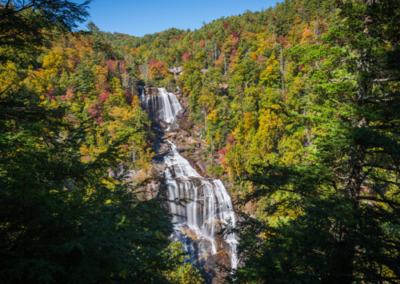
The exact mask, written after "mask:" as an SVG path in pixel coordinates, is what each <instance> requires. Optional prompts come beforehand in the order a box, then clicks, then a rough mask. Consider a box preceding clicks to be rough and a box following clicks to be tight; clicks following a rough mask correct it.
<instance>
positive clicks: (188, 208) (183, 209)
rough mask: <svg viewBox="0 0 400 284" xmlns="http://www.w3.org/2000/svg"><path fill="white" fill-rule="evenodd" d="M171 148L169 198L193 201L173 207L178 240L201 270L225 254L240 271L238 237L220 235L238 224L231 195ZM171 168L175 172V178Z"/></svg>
mask: <svg viewBox="0 0 400 284" xmlns="http://www.w3.org/2000/svg"><path fill="white" fill-rule="evenodd" d="M168 142H169V141H168ZM169 143H170V142H169ZM170 144H171V151H170V152H169V153H168V154H167V155H166V156H165V157H164V162H165V163H166V164H167V165H168V167H169V168H166V170H165V179H166V182H167V185H168V193H169V198H170V199H172V200H176V199H188V200H191V201H190V202H189V203H187V204H186V205H178V204H175V203H171V206H170V208H171V213H173V214H174V216H175V217H174V220H173V222H174V228H175V234H174V239H176V240H179V241H181V242H182V243H183V244H184V247H185V248H186V250H187V251H188V252H189V253H190V254H191V259H192V261H193V260H196V261H197V262H198V264H200V266H201V264H202V263H204V261H205V260H206V259H208V258H209V257H210V256H211V255H214V254H216V253H217V252H219V251H225V252H228V253H229V255H230V259H231V267H232V268H237V255H236V246H237V242H238V241H237V237H236V235H235V234H228V235H225V236H224V238H223V239H222V238H218V235H217V233H218V231H219V230H220V229H221V228H223V227H224V226H227V225H228V224H230V225H231V226H235V223H236V217H235V213H234V212H233V206H232V201H231V198H230V196H229V195H228V192H227V191H226V189H225V187H224V185H223V183H222V182H221V181H220V180H217V179H207V178H204V177H202V176H200V175H199V174H198V173H197V171H196V170H195V169H194V168H193V167H192V166H191V165H190V163H189V162H188V161H187V160H186V159H184V158H183V157H182V156H181V155H180V154H179V152H178V151H177V150H176V146H175V145H174V144H172V143H170ZM170 167H173V169H174V172H175V178H174V177H173V175H172V173H171V170H170Z"/></svg>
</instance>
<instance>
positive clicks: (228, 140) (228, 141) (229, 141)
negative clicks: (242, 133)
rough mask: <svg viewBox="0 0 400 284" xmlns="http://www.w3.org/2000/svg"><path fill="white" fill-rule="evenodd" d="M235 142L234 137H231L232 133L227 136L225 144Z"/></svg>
mask: <svg viewBox="0 0 400 284" xmlns="http://www.w3.org/2000/svg"><path fill="white" fill-rule="evenodd" d="M234 141H235V135H233V133H231V135H229V137H228V139H226V142H227V143H233V142H234Z"/></svg>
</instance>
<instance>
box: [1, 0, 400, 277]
mask: <svg viewBox="0 0 400 284" xmlns="http://www.w3.org/2000/svg"><path fill="white" fill-rule="evenodd" d="M0 4H1V5H0V15H1V17H0V29H1V31H2V32H1V33H0V63H1V65H0V82H1V84H0V128H1V131H0V145H1V146H0V153H1V162H0V188H1V190H0V194H1V198H0V203H1V205H0V208H1V209H0V220H1V221H0V222H1V226H0V238H1V245H0V246H1V248H0V255H1V257H0V261H1V264H2V265H1V267H0V278H1V282H2V283H117V282H121V283H203V280H202V279H201V277H200V273H199V271H198V268H196V267H195V266H193V265H192V264H190V262H188V261H187V259H186V261H185V257H187V255H185V253H184V251H183V250H182V244H180V243H177V242H172V243H170V242H169V240H168V237H169V236H170V235H171V232H172V224H171V215H170V214H168V212H166V210H164V209H163V207H162V206H161V204H165V203H166V202H167V201H166V200H165V194H163V193H164V188H160V189H159V193H158V195H157V197H156V198H151V199H150V198H148V197H147V195H146V193H145V192H144V191H143V188H145V187H144V185H145V184H146V183H147V182H148V179H149V178H151V177H152V176H153V169H152V165H151V160H152V158H153V157H154V155H155V154H154V133H153V132H152V129H151V124H152V122H151V120H150V118H149V117H148V114H147V113H146V111H145V110H143V108H142V107H141V102H140V100H139V97H138V92H137V90H138V88H137V87H138V86H144V85H147V86H154V87H164V88H166V89H167V90H170V91H176V93H180V94H182V96H183V97H184V100H185V101H186V102H187V105H188V110H187V111H188V112H189V117H190V120H191V121H193V122H194V123H195V125H196V129H201V131H200V133H194V131H192V133H191V135H193V136H197V135H198V136H200V137H201V138H202V139H204V140H205V141H206V152H205V153H204V156H205V158H204V160H205V162H207V166H208V169H207V171H208V172H209V174H210V175H212V176H215V177H220V178H221V179H222V180H223V181H225V182H226V183H230V184H232V187H231V188H230V189H229V191H230V194H231V196H232V199H233V201H234V203H235V212H236V214H237V215H238V216H239V217H240V221H239V223H238V224H237V226H236V227H235V228H227V232H229V231H230V230H231V231H233V232H236V233H237V234H238V236H239V238H240V243H239V246H238V253H239V258H240V262H239V267H238V268H237V269H236V270H231V271H230V273H229V274H227V275H228V276H227V278H226V282H228V283H398V282H399V281H400V251H399V250H400V227H399V226H400V199H399V185H400V184H399V181H398V178H399V173H398V169H399V166H400V165H399V159H400V151H399V149H400V145H399V142H400V141H399V133H400V128H399V121H400V120H399V113H400V92H399V90H400V87H399V82H400V47H399V44H400V28H399V25H398V23H400V1H399V0H386V1H381V0H353V1H350V0H349V1H345V0H330V1H320V0H296V1H295V0H286V1H284V2H282V3H277V4H276V6H275V7H273V8H269V9H267V10H263V11H258V12H251V11H245V12H244V13H243V14H241V15H238V16H231V17H227V18H221V19H218V20H215V21H213V22H211V23H204V24H203V27H202V28H201V29H199V30H194V31H190V30H179V29H175V28H172V29H169V30H166V31H163V32H159V33H154V34H151V35H145V36H144V37H135V36H130V35H125V34H120V33H113V34H111V33H106V32H102V31H100V30H99V29H98V28H97V26H96V25H95V23H92V22H90V23H88V24H87V30H86V31H80V32H77V31H75V30H76V27H77V26H76V24H77V23H79V22H85V21H86V19H87V17H88V13H87V9H88V5H89V4H90V3H89V2H86V3H84V4H81V5H78V4H74V3H72V2H69V1H58V0H56V1H50V0H40V1H30V2H29V1H28V2H27V1H25V2H24V1H0ZM178 67H181V68H178ZM121 165H123V166H122V169H124V171H123V173H122V174H121V175H115V174H112V173H113V171H115V170H116V169H120V168H121ZM129 170H134V171H137V172H139V170H140V174H139V178H138V179H136V180H135V181H132V180H130V179H129V178H127V175H128V172H129ZM170 202H171V201H170ZM227 232H225V233H227ZM228 269H229V268H228Z"/></svg>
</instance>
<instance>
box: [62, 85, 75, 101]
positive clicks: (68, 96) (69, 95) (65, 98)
mask: <svg viewBox="0 0 400 284" xmlns="http://www.w3.org/2000/svg"><path fill="white" fill-rule="evenodd" d="M73 98H75V94H74V92H73V91H72V89H71V88H68V89H67V94H66V95H64V96H61V97H60V99H61V101H62V102H63V101H69V100H71V99H73Z"/></svg>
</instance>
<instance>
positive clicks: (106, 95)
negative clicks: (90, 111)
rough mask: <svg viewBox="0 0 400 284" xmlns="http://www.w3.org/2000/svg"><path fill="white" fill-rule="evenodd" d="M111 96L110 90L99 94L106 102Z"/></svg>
mask: <svg viewBox="0 0 400 284" xmlns="http://www.w3.org/2000/svg"><path fill="white" fill-rule="evenodd" d="M109 97H110V92H107V93H105V94H101V95H100V96H99V99H100V100H101V101H102V102H103V103H104V102H106V101H107V100H108V98H109Z"/></svg>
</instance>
